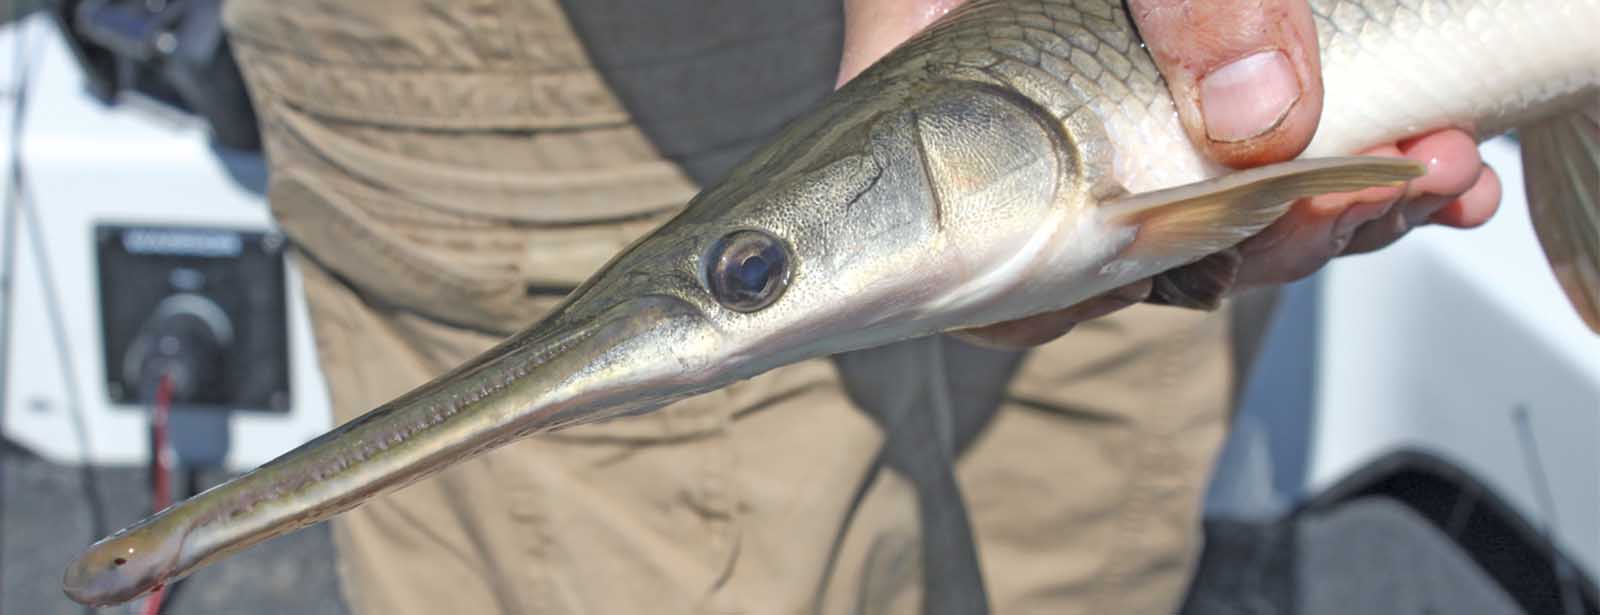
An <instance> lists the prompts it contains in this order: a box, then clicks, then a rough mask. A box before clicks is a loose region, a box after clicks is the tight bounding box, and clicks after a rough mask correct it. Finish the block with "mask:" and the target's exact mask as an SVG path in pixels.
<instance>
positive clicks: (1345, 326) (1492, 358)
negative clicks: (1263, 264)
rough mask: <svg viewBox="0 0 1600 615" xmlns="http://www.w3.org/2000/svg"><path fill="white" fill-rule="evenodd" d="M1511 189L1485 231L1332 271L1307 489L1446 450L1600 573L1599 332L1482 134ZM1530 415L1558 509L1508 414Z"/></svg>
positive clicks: (1443, 237)
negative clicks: (1561, 280) (1391, 456)
mask: <svg viewBox="0 0 1600 615" xmlns="http://www.w3.org/2000/svg"><path fill="white" fill-rule="evenodd" d="M1482 151H1483V153H1484V155H1485V158H1486V160H1487V162H1488V163H1489V164H1490V165H1491V166H1493V167H1494V168H1495V169H1496V170H1497V171H1498V172H1499V173H1500V176H1501V179H1502V182H1503V184H1504V186H1505V189H1506V190H1505V192H1506V198H1505V200H1504V202H1503V203H1502V204H1501V208H1500V211H1499V213H1498V214H1497V215H1496V216H1495V217H1494V219H1493V220H1492V221H1491V222H1489V223H1488V224H1487V225H1485V226H1484V227H1482V228H1478V229H1474V230H1471V231H1467V232H1462V231H1455V230H1448V229H1442V228H1425V229H1421V230H1419V231H1416V232H1413V233H1412V234H1411V235H1409V236H1407V237H1406V239H1405V240H1404V241H1400V242H1398V243H1397V244H1395V245H1394V246H1391V247H1390V248H1388V249H1386V250H1383V251H1382V252H1379V253H1376V254H1373V255H1369V256H1361V257H1354V258H1345V259H1340V260H1339V261H1338V262H1337V263H1336V264H1334V265H1333V266H1331V267H1329V269H1328V270H1327V272H1326V274H1325V279H1324V284H1325V286H1324V287H1323V292H1322V297H1323V298H1324V302H1323V304H1322V306H1321V320H1320V323H1321V326H1320V330H1319V331H1318V355H1317V361H1316V365H1317V372H1316V376H1315V380H1316V382H1317V385H1316V387H1315V389H1316V390H1315V392H1314V395H1315V397H1314V399H1315V413H1314V417H1315V420H1314V425H1313V426H1312V429H1311V433H1312V438H1313V444H1312V449H1311V460H1310V471H1309V482H1310V484H1309V485H1308V487H1309V489H1308V491H1309V492H1316V491H1320V490H1322V489H1324V488H1326V487H1328V486H1330V485H1332V484H1333V483H1334V482H1336V481H1338V480H1339V479H1340V478H1342V477H1344V476H1345V475H1347V474H1349V473H1350V472H1352V471H1354V470H1356V469H1358V468H1360V467H1361V466H1363V465H1365V464H1367V463H1369V462H1370V461H1372V460H1373V459H1375V458H1377V457H1379V456H1382V455H1383V454H1385V453H1388V452H1390V451H1394V450H1398V449H1404V448H1412V449H1420V450H1424V451H1427V452H1430V453H1433V454H1436V455H1439V456H1442V457H1444V458H1446V459H1449V460H1451V461H1452V462H1454V463H1456V464H1457V465H1459V466H1460V467H1462V468H1464V469H1466V470H1468V471H1469V472H1471V473H1472V474H1474V475H1476V476H1477V477H1478V478H1479V479H1481V480H1484V481H1486V482H1487V483H1488V485H1489V486H1490V487H1491V488H1492V489H1494V490H1495V491H1496V492H1497V493H1499V494H1500V495H1502V496H1503V497H1506V498H1507V499H1509V500H1510V501H1511V503H1512V504H1513V505H1515V506H1516V507H1517V508H1518V509H1519V510H1520V512H1521V513H1522V514H1523V515H1524V517H1525V518H1527V519H1529V520H1533V521H1534V522H1535V523H1550V522H1551V521H1552V518H1551V515H1550V514H1549V513H1553V514H1554V517H1553V521H1554V526H1555V530H1556V535H1557V537H1558V538H1559V542H1560V543H1561V544H1562V546H1563V547H1564V548H1565V550H1566V551H1567V552H1568V553H1569V554H1571V555H1572V556H1574V557H1575V558H1576V559H1578V560H1579V561H1580V562H1582V563H1583V564H1584V565H1585V567H1586V568H1587V569H1588V570H1589V571H1590V572H1591V573H1600V335H1595V334H1594V333H1592V332H1590V331H1589V330H1588V328H1587V327H1585V326H1584V325H1583V323H1582V322H1581V321H1580V320H1579V319H1578V316H1577V314H1576V312H1575V311H1574V310H1573V309H1572V308H1571V306H1569V305H1568V303H1567V300H1566V298H1565V296H1564V295H1563V294H1562V293H1561V291H1560V288H1559V287H1558V286H1557V285H1556V282H1555V278H1554V276H1553V275H1552V274H1551V273H1550V268H1549V266H1548V265H1547V264H1546V262H1545V259H1544V255H1543V252H1541V250H1540V248H1539V245H1538V241H1537V239H1536V237H1535V236H1534V234H1533V230H1532V226H1531V222H1530V220H1529V218H1528V210H1527V205H1526V201H1525V200H1524V199H1523V197H1522V176H1521V166H1520V162H1519V160H1520V158H1519V154H1518V151H1517V146H1516V144H1515V143H1514V142H1512V141H1511V140H1509V139H1498V140H1495V141H1491V142H1489V143H1486V144H1484V146H1483V147H1482ZM1518 408H1522V409H1525V410H1526V411H1527V413H1528V418H1529V424H1530V425H1531V431H1532V433H1533V435H1534V441H1535V442H1536V449H1535V450H1534V452H1535V453H1536V454H1537V455H1538V456H1539V459H1540V465H1542V467H1543V474H1544V477H1543V480H1545V481H1547V482H1548V484H1549V485H1550V491H1551V492H1552V497H1553V500H1554V504H1555V505H1554V510H1553V511H1547V510H1546V508H1547V507H1546V506H1544V505H1542V504H1541V502H1540V497H1541V496H1540V494H1539V492H1538V491H1537V490H1536V479H1535V477H1534V474H1535V471H1534V469H1532V468H1531V467H1530V466H1531V465H1532V464H1530V463H1529V462H1528V461H1527V459H1528V452H1529V451H1528V448H1529V447H1527V446H1525V444H1524V440H1523V438H1522V437H1521V436H1520V435H1519V429H1520V428H1519V427H1518V426H1517V424H1516V423H1515V422H1514V418H1513V417H1514V413H1515V412H1516V410H1517V409H1518Z"/></svg>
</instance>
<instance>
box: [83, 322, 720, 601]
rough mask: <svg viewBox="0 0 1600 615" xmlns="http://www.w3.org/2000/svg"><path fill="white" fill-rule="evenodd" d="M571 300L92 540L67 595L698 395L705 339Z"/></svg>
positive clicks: (111, 586) (110, 586)
mask: <svg viewBox="0 0 1600 615" xmlns="http://www.w3.org/2000/svg"><path fill="white" fill-rule="evenodd" d="M606 303H607V302H606V301H604V300H603V299H598V300H593V301H587V302H586V301H583V300H581V299H580V300H578V301H575V302H571V303H569V304H567V305H565V306H563V308H561V309H559V310H558V311H557V312H556V313H555V314H552V315H551V316H549V317H548V318H546V319H544V320H543V321H541V322H540V323H539V324H537V325H535V326H534V327H532V328H530V329H528V330H527V331H525V332H523V333H522V334H519V335H517V336H515V337H513V338H511V339H509V340H507V341H506V342H504V343H502V344H500V345H499V346H496V347H495V348H493V349H491V350H490V351H488V352H486V353H484V354H483V355H480V356H479V357H478V358H477V359H474V360H473V361H471V362H469V363H467V364H466V365H463V366H461V367H459V368H457V369H456V370H454V371H452V372H450V373H448V374H445V375H444V376H441V377H440V378H438V379H436V380H434V381H432V382H430V383H428V384H425V385H423V386H421V387H419V388H417V389H416V390H414V391H412V392H411V393H409V394H407V395H405V396H403V397H401V398H399V399H397V400H395V401H393V402H390V403H388V404H385V405H383V406H381V407H379V408H377V409H375V410H373V411H371V412H369V413H367V414H365V415H363V416H361V417H358V418H356V419H354V420H352V421H350V422H348V423H346V424H345V425H343V426H341V427H339V428H337V429H335V430H334V431H332V432H329V433H327V434H324V435H323V436H321V437H318V438H317V439H315V440H312V441H311V442H308V443H306V444H305V445H302V446H301V447H299V448H296V449H295V450H293V451H290V452H289V453H286V454H284V455H283V456H281V457H279V458H277V459H275V460H273V461H271V462H268V463H267V464H266V465H263V466H262V467H260V468H258V469H256V470H254V471H252V472H250V473H248V474H245V475H243V476H240V477H237V478H235V479H233V480H231V481H229V482H227V483H224V484H222V485H219V486H217V487H215V488H213V489H210V490H208V491H206V492H205V493H202V494H200V495H198V496H195V497H193V498H190V499H189V500H186V501H184V502H181V503H179V504H177V505H175V506H173V507H171V508H168V509H167V510H165V511H162V512H161V513H158V514H157V515H156V516H154V517H152V518H150V519H146V520H145V521H142V522H140V523H139V524H138V525H135V526H133V527H130V528H128V529H126V530H124V531H122V532H118V533H117V534H115V535H112V536H110V537H108V538H106V539H104V540H101V541H100V542H97V543H95V544H94V545H92V546H91V547H89V549H88V550H87V551H85V552H84V554H83V555H81V556H80V557H79V558H78V559H77V560H76V561H75V562H73V563H72V564H71V565H70V566H69V567H68V568H67V570H66V573H65V575H64V576H63V579H62V586H63V589H64V591H65V592H66V594H67V595H68V597H70V598H72V599H73V600H75V601H77V602H80V603H83V604H90V605H106V604H113V603H117V602H124V601H127V600H131V599H133V598H135V597H137V596H139V595H141V594H144V593H146V592H148V591H150V590H152V589H154V588H155V587H158V586H159V585H161V584H162V583H167V582H170V581H173V580H176V579H178V578H181V577H183V576H186V575H187V574H189V573H190V572H192V571H193V570H195V569H196V568H198V567H200V566H203V565H205V564H206V563H208V562H211V561H215V560H217V559H219V558H221V557H223V556H225V555H227V554H229V553H232V552H235V551H238V550H240V549H244V548H246V547H249V546H251V545H253V544H256V543H258V542H261V541H264V540H267V539H269V538H272V537H275V536H278V535H281V534H284V533H287V532H289V531H293V530H295V529H299V528H302V527H306V526H308V525H311V524H314V523H317V522H320V521H322V520H325V519H327V518H329V517H332V516H334V515H337V514H339V513H341V512H344V511H346V510H349V509H351V508H354V507H356V506H358V505H360V504H361V503H362V502H365V501H366V500H368V499H371V498H373V497H375V496H377V495H379V494H381V493H383V492H386V491H389V490H392V489H396V488H398V487H401V486H404V485H407V484H410V483H412V482H414V481H416V480H418V479H421V478H423V477H425V476H428V475H429V474H432V473H433V472H435V471H437V470H440V469H442V468H444V467H445V466H447V465H450V464H453V463H455V462H458V461H461V460H462V459H464V458H466V457H469V456H472V455H475V454H477V453H480V452H483V451H486V450H488V449H491V448H494V447H496V446H499V445H501V444H505V443H506V442H509V441H511V440H514V439H516V438H519V437H522V436H525V435H529V434H532V433H537V432H542V431H550V430H553V429H560V428H563V427H568V426H572V425H577V424H582V423H590V422H597V421H602V420H607V419H611V418H616V417H619V416H624V415H628V414H635V413H639V412H645V411H648V410H651V409H654V408H657V407H660V406H662V405H664V404H666V403H668V402H670V401H672V400H674V399H678V398H681V397H685V396H688V395H692V394H694V393H696V392H699V391H701V390H704V389H706V388H709V385H708V382H709V380H708V379H709V378H710V377H711V374H710V372H708V370H707V366H709V365H712V364H713V361H712V360H711V356H712V353H713V352H714V351H715V349H716V347H717V341H718V336H717V334H716V332H715V329H714V328H713V327H711V326H710V325H709V323H708V321H707V320H706V319H705V318H704V317H703V315H702V314H701V312H700V311H699V309H698V308H696V307H695V306H694V305H691V304H690V303H689V302H687V301H685V300H683V299H681V298H678V297H675V296H671V295H666V294H647V295H643V296H639V297H636V298H629V299H624V300H620V301H616V302H614V303H610V304H609V305H607V304H606Z"/></svg>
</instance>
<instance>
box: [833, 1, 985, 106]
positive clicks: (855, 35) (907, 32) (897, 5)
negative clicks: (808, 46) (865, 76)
mask: <svg viewBox="0 0 1600 615" xmlns="http://www.w3.org/2000/svg"><path fill="white" fill-rule="evenodd" d="M963 2H966V0H844V54H843V56H842V57H841V58H840V60H839V80H838V83H837V84H835V87H837V86H842V85H844V84H845V82H847V81H850V80H851V79H854V78H855V76H856V75H858V74H860V73H861V71H863V70H866V68H867V67H868V66H871V65H872V63H873V62H877V61H878V59H879V58H882V57H883V56H884V54H887V53H889V51H890V50H891V49H894V48H895V46H897V45H899V44H900V43H903V42H905V40H906V39H908V38H911V36H912V35H914V34H916V33H917V32H920V31H922V29H923V28H925V27H927V26H928V24H931V23H933V22H934V21H937V20H938V19H939V18H940V17H943V16H944V14H945V13H948V12H950V10H951V9H954V8H955V7H957V6H959V5H961V4H962V3H963Z"/></svg>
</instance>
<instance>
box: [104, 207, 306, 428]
mask: <svg viewBox="0 0 1600 615" xmlns="http://www.w3.org/2000/svg"><path fill="white" fill-rule="evenodd" d="M94 232H95V251H96V256H97V262H98V265H99V286H100V319H101V327H102V344H103V351H104V360H105V374H106V395H107V397H109V398H110V399H111V400H112V401H113V402H118V403H122V404H129V405H138V404H143V403H146V402H148V401H149V400H150V399H152V398H153V395H154V391H155V387H156V386H157V385H158V383H159V382H160V381H161V380H162V379H163V378H167V379H169V381H170V382H169V384H170V386H171V387H172V393H173V401H174V403H175V404H176V405H181V406H182V407H183V408H185V409H197V410H218V411H226V410H233V409H241V410H258V411H272V412H286V411H287V410H288V408H289V402H290V395H289V392H290V389H289V384H290V383H289V336H288V313H287V309H288V304H287V294H286V282H285V278H284V260H283V251H284V238H283V236H282V235H279V234H277V233H272V232H265V233H264V232H247V231H239V230H233V229H226V228H205V227H184V226H127V225H115V224H102V225H98V226H96V227H95V231H94Z"/></svg>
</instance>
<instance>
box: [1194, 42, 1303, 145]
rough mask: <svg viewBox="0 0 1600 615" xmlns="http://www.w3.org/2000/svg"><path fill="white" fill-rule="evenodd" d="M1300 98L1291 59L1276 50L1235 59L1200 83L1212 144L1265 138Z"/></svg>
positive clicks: (1202, 103) (1201, 111) (1298, 81)
mask: <svg viewBox="0 0 1600 615" xmlns="http://www.w3.org/2000/svg"><path fill="white" fill-rule="evenodd" d="M1299 99H1300V80H1299V79H1297V78H1295V76H1294V67H1293V66H1291V65H1290V64H1289V58H1288V56H1285V55H1283V52H1282V51H1278V50H1276V49H1274V50H1271V51H1261V52H1257V53H1254V54H1251V55H1248V56H1245V57H1243V58H1240V59H1238V60H1234V61H1233V62H1231V63H1229V64H1227V65H1224V66H1223V67H1222V68H1219V69H1217V70H1214V71H1211V74H1209V75H1206V76H1205V78H1204V79H1201V80H1200V113H1201V115H1203V116H1204V118H1205V121H1206V136H1208V137H1210V138H1211V140H1212V141H1219V142H1223V143H1234V142H1238V141H1245V140H1249V139H1253V138H1255V137H1258V136H1261V135H1262V134H1264V133H1266V132H1267V131H1269V130H1272V129H1273V128H1274V127H1276V126H1277V125H1278V123H1279V122H1281V121H1283V116H1285V115H1288V113H1289V108H1290V107H1293V106H1294V103H1295V101H1297V100H1299Z"/></svg>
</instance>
